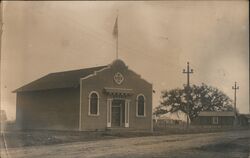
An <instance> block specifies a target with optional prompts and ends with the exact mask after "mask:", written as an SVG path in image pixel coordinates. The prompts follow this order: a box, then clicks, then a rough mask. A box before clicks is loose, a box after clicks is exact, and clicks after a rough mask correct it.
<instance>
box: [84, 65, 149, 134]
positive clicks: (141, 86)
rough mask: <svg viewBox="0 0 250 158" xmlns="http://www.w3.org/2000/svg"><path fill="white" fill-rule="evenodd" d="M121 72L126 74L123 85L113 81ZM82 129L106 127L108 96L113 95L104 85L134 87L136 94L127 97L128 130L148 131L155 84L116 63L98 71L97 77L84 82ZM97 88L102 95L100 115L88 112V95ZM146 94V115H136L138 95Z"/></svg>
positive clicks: (86, 79)
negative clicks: (128, 103)
mask: <svg viewBox="0 0 250 158" xmlns="http://www.w3.org/2000/svg"><path fill="white" fill-rule="evenodd" d="M116 72H120V73H121V74H122V75H123V76H124V81H123V82H122V84H120V85H118V84H116V83H115V81H114V75H115V73H116ZM81 82H82V83H81V87H82V88H81V130H83V131H85V130H87V131H88V130H105V129H106V128H107V99H108V97H109V98H112V96H108V95H107V94H106V93H105V92H104V88H105V87H109V88H121V89H132V90H133V94H132V95H131V96H127V97H126V99H129V100H130V105H129V129H134V130H147V131H150V130H151V129H152V84H150V83H148V82H147V81H145V80H143V79H142V78H141V77H140V76H139V75H137V74H135V73H134V72H133V71H131V70H129V69H128V68H127V67H126V66H125V67H124V66H123V65H115V66H111V67H110V68H106V69H104V70H102V71H100V72H97V73H96V74H95V75H94V76H91V77H89V78H85V79H83V80H82V81H81ZM92 91H96V92H98V94H99V97H100V98H99V108H100V109H99V111H100V113H99V116H90V115H88V111H89V94H90V93H91V92H92ZM139 94H143V95H144V96H145V98H146V110H145V112H146V116H145V117H137V116H136V102H137V100H136V99H137V95H139Z"/></svg>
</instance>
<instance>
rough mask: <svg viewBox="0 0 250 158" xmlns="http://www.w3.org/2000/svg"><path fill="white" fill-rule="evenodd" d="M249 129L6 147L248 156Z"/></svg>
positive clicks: (195, 157)
mask: <svg viewBox="0 0 250 158" xmlns="http://www.w3.org/2000/svg"><path fill="white" fill-rule="evenodd" d="M249 153H250V131H249V130H244V131H234V132H220V133H206V134H186V135H168V136H148V137H137V138H121V139H110V140H99V141H90V142H77V143H68V144H60V145H49V146H33V147H24V148H12V149H9V154H10V155H11V157H12V158H21V157H24V158H34V157H36V158H45V157H49V158H52V157H53V158H55V157H56V158H57V157H58V158H64V157H67V158H80V157H82V158H88V157H129V158H130V157H139V158H146V157H154V158H157V157H159V158H162V157H164V158H168V157H169V158H173V157H191V158H200V157H203V158H204V157H209V158H210V157H213V158H223V157H224V158H230V157H242V158H248V157H249V158H250V156H249Z"/></svg>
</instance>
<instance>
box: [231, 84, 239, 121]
mask: <svg viewBox="0 0 250 158" xmlns="http://www.w3.org/2000/svg"><path fill="white" fill-rule="evenodd" d="M232 89H233V90H234V115H235V124H236V123H237V111H236V93H237V90H239V86H237V82H234V86H233V87H232Z"/></svg>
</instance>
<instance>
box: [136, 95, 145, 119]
mask: <svg viewBox="0 0 250 158" xmlns="http://www.w3.org/2000/svg"><path fill="white" fill-rule="evenodd" d="M136 109H137V112H136V113H137V116H145V97H144V96H143V95H142V94H140V95H138V96H137V106H136Z"/></svg>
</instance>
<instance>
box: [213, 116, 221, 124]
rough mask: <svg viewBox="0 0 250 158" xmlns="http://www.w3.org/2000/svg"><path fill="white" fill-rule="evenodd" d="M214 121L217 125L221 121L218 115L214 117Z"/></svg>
mask: <svg viewBox="0 0 250 158" xmlns="http://www.w3.org/2000/svg"><path fill="white" fill-rule="evenodd" d="M212 123H213V124H215V125H217V124H218V123H219V119H218V117H217V116H216V117H212Z"/></svg>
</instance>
